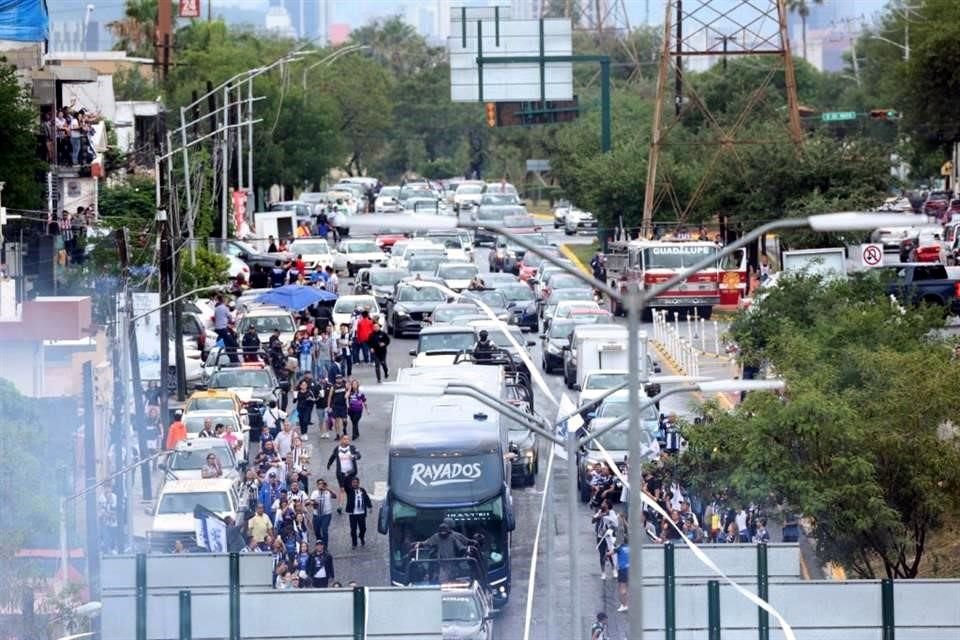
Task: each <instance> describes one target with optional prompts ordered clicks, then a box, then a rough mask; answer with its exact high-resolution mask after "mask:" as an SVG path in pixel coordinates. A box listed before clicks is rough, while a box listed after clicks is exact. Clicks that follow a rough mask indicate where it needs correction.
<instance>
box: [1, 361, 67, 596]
mask: <svg viewBox="0 0 960 640" xmlns="http://www.w3.org/2000/svg"><path fill="white" fill-rule="evenodd" d="M0 430H2V432H3V434H4V437H3V438H0V461H2V464H0V500H2V501H3V504H4V505H5V507H4V508H5V509H7V510H8V511H9V513H11V514H14V513H15V514H16V517H6V518H2V519H0V603H2V604H3V605H4V606H7V607H9V606H11V605H18V604H19V603H20V598H21V596H22V589H23V587H25V586H27V584H26V581H27V579H28V578H30V577H33V576H31V575H30V572H29V570H28V568H27V567H24V565H23V564H21V563H19V562H17V561H16V560H15V555H16V553H17V551H19V550H20V549H21V548H23V547H24V546H25V545H26V544H28V543H29V542H30V541H31V540H32V539H34V538H35V537H36V536H38V535H43V533H44V532H48V531H55V530H56V527H57V521H56V515H55V514H56V509H55V508H52V507H51V505H53V504H56V497H55V488H56V485H54V484H51V483H50V482H40V483H34V484H33V485H32V486H31V487H30V491H25V490H24V479H25V478H51V477H55V476H56V475H57V469H56V465H57V464H58V463H59V462H60V461H62V460H63V459H64V457H63V456H62V455H53V454H51V453H50V452H49V451H48V452H47V455H46V457H45V458H44V459H43V460H41V459H40V458H39V457H38V456H37V454H38V453H39V452H41V451H45V449H44V447H43V446H41V445H42V444H43V443H45V442H46V441H47V439H48V431H49V430H48V428H47V426H46V425H45V424H44V421H43V420H41V418H40V416H39V415H38V412H37V410H36V400H34V399H32V398H27V397H25V396H23V395H21V394H20V393H19V392H18V391H17V389H16V387H14V385H13V383H11V382H10V381H9V380H6V379H3V378H0ZM63 440H64V439H63V438H62V435H61V439H60V442H59V444H60V446H65V447H66V448H67V449H69V448H70V444H71V441H72V438H66V439H65V440H66V441H67V442H66V443H64V441H63ZM25 442H31V443H35V444H36V445H38V446H33V447H25V446H23V445H24V443H25ZM65 459H67V460H69V456H67V457H66V458H65ZM51 465H54V466H53V467H51ZM51 472H53V473H52V475H51Z"/></svg>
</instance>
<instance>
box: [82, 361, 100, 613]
mask: <svg viewBox="0 0 960 640" xmlns="http://www.w3.org/2000/svg"><path fill="white" fill-rule="evenodd" d="M82 375H83V471H84V473H83V475H84V478H85V481H84V488H85V489H87V490H88V491H89V490H90V489H92V488H93V487H94V486H95V485H96V484H97V439H96V434H95V433H94V429H95V426H94V422H95V421H94V417H95V415H96V414H94V390H93V363H92V362H90V361H89V360H87V361H86V362H84V363H83V374H82ZM84 504H85V506H86V513H85V520H86V532H87V584H88V585H89V588H90V599H91V600H99V599H100V598H99V596H100V527H99V524H100V520H99V518H98V517H97V492H96V491H89V493H87V496H86V500H84Z"/></svg>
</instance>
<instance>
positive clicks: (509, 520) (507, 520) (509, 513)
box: [503, 498, 517, 531]
mask: <svg viewBox="0 0 960 640" xmlns="http://www.w3.org/2000/svg"><path fill="white" fill-rule="evenodd" d="M503 524H504V525H506V527H507V531H513V530H514V529H515V528H516V527H517V519H516V518H515V517H514V514H513V499H512V498H511V499H510V501H509V502H507V509H506V512H505V513H504V518H503Z"/></svg>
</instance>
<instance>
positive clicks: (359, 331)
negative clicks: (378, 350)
mask: <svg viewBox="0 0 960 640" xmlns="http://www.w3.org/2000/svg"><path fill="white" fill-rule="evenodd" d="M372 333H373V320H372V319H371V318H370V310H369V309H363V310H362V311H361V312H360V317H359V318H357V327H356V330H355V334H356V335H355V340H354V345H355V348H354V350H353V361H354V362H355V363H356V362H359V361H360V359H362V360H363V362H364V364H367V363H369V362H370V335H371V334H372Z"/></svg>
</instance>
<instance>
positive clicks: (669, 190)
mask: <svg viewBox="0 0 960 640" xmlns="http://www.w3.org/2000/svg"><path fill="white" fill-rule="evenodd" d="M665 8H666V12H665V13H666V16H665V20H664V27H663V50H662V53H661V57H660V68H659V75H658V77H657V101H656V104H655V106H654V114H653V131H652V137H651V140H650V159H649V162H648V166H647V185H646V193H645V194H644V204H643V225H642V229H641V234H642V235H644V236H648V235H649V234H650V233H651V232H652V228H653V226H652V223H653V213H654V211H655V210H656V209H658V208H659V207H660V206H662V205H663V204H664V203H665V202H668V203H669V206H671V207H672V208H673V209H674V210H675V212H676V214H677V219H678V220H679V221H680V222H681V223H682V222H684V221H685V220H686V219H687V216H688V215H689V214H690V212H691V211H692V210H693V209H694V207H696V205H697V203H698V201H699V200H700V198H701V197H702V196H703V193H704V191H705V189H706V188H707V186H708V185H709V183H710V179H711V177H712V175H713V172H714V170H715V169H716V168H717V166H718V163H719V162H720V161H721V160H724V159H725V157H730V156H732V158H730V159H731V160H732V161H733V162H739V158H738V156H737V148H738V146H739V145H745V144H793V145H796V146H798V147H799V146H800V145H801V144H802V142H803V132H802V130H801V128H800V113H799V109H798V107H799V105H798V103H797V85H796V80H795V78H794V72H793V60H792V58H791V57H790V39H789V36H788V34H787V12H786V7H785V0H666V1H665ZM732 56H739V57H747V56H749V57H750V58H752V59H755V60H768V61H771V62H769V63H768V64H766V65H759V66H762V73H759V74H758V77H760V78H761V79H760V81H759V83H758V84H756V85H754V86H749V87H740V89H739V90H741V91H742V90H743V89H746V90H747V91H748V98H747V99H746V101H745V102H744V104H743V107H742V109H740V111H739V113H737V114H733V117H730V116H729V114H728V115H725V116H724V117H722V118H721V117H719V116H715V115H714V114H712V113H711V112H710V109H709V108H708V106H707V104H706V103H705V100H704V99H702V98H701V96H700V95H699V94H698V93H697V88H696V86H694V83H693V82H691V81H690V79H689V78H688V77H687V76H686V75H685V70H689V69H691V68H692V69H698V70H705V69H706V68H707V67H711V66H712V67H713V69H714V72H716V70H717V69H720V68H722V69H723V70H724V71H723V72H724V73H725V72H726V61H727V59H729V58H730V57H732ZM671 75H672V79H673V82H672V83H671V82H670V79H671ZM780 78H782V84H783V86H784V88H785V89H786V94H787V104H786V105H785V107H786V113H784V111H783V109H784V105H771V104H765V103H768V102H770V100H767V96H768V95H769V94H775V95H779V94H778V93H776V92H771V91H770V89H771V88H772V87H773V86H775V85H776V84H777V82H776V81H777V80H779V79H780ZM671 84H672V85H673V86H672V87H671V86H670V85H671ZM671 107H672V108H671ZM766 116H769V117H771V118H774V119H777V120H779V121H780V122H782V123H783V124H784V127H783V130H782V135H781V132H778V135H775V136H772V137H771V139H763V140H757V139H747V135H746V134H745V133H744V129H745V128H746V126H747V125H748V124H749V123H751V122H752V121H756V120H757V119H759V118H761V117H766ZM691 117H694V118H696V119H698V120H699V121H701V122H702V125H701V126H700V127H698V128H696V129H694V133H693V136H694V139H693V140H691V139H690V138H689V136H687V137H686V138H685V139H684V140H683V141H682V144H684V145H690V144H694V145H701V146H703V148H704V150H703V154H702V157H703V158H705V159H706V164H705V170H704V172H703V175H702V176H701V178H700V181H699V183H698V184H697V185H696V187H695V188H694V190H693V191H692V192H691V194H690V197H689V199H688V200H687V202H685V203H683V202H680V197H679V196H678V194H677V192H676V190H675V189H674V186H673V184H672V183H671V176H670V172H669V169H667V168H665V167H664V166H663V163H661V162H660V154H661V152H662V151H663V149H664V147H667V146H669V145H670V144H671V133H672V132H674V130H675V129H676V128H677V124H679V123H680V122H681V121H682V120H684V119H685V118H691ZM678 144H679V142H678Z"/></svg>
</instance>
